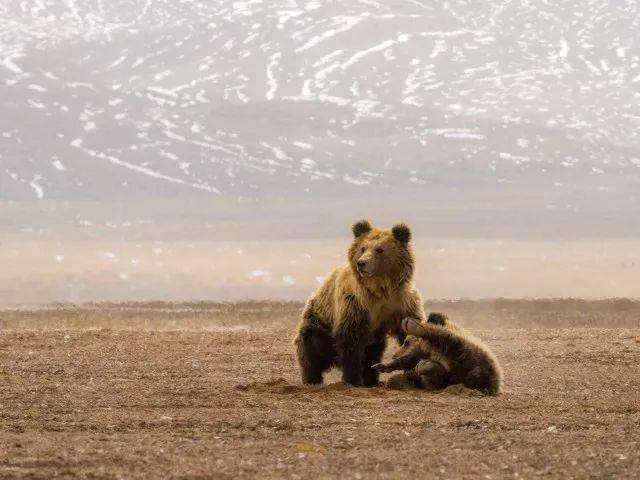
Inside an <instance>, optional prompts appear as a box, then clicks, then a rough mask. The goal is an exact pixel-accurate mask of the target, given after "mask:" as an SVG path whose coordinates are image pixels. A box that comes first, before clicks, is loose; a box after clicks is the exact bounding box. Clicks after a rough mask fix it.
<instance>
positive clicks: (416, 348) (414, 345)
mask: <svg viewBox="0 0 640 480" xmlns="http://www.w3.org/2000/svg"><path fill="white" fill-rule="evenodd" d="M424 350H426V348H425V341H424V339H423V338H420V337H417V336H415V335H407V336H406V337H405V339H404V342H402V345H400V347H399V348H398V350H396V351H395V353H394V354H393V355H392V358H393V359H394V360H395V359H396V358H401V357H406V356H408V355H411V356H414V355H415V356H420V354H421V353H422V352H423V351H424Z"/></svg>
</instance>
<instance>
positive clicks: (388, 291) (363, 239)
mask: <svg viewBox="0 0 640 480" xmlns="http://www.w3.org/2000/svg"><path fill="white" fill-rule="evenodd" d="M352 230H353V235H354V237H355V238H354V240H353V243H352V244H351V247H350V248H349V253H348V261H347V263H346V264H344V265H343V266H341V267H339V268H337V269H336V270H334V271H333V273H331V275H330V276H329V277H328V278H327V280H326V281H325V282H324V284H323V285H322V286H321V287H320V288H319V289H318V290H317V291H316V292H315V293H314V294H313V295H312V296H311V297H310V298H309V300H308V301H307V304H306V306H305V309H304V312H303V314H302V321H301V322H300V325H299V327H298V333H297V335H296V339H295V341H294V343H295V345H296V351H297V356H298V362H299V364H300V370H301V374H302V381H303V382H304V383H311V384H314V383H322V377H323V373H324V372H326V371H327V370H329V369H330V368H331V367H333V366H338V367H341V368H342V380H343V381H344V382H345V383H348V384H351V385H356V386H361V385H364V386H367V387H371V386H375V385H378V372H377V371H376V370H375V369H373V368H371V366H372V365H373V364H375V363H378V362H379V361H380V359H381V358H382V354H383V353H384V349H385V347H386V336H387V334H393V335H395V336H396V337H397V338H398V341H399V342H402V341H404V332H403V330H402V324H401V322H402V319H403V318H406V317H410V318H414V319H416V320H418V321H420V320H423V319H424V318H425V316H424V310H423V307H422V298H421V297H420V294H419V293H418V291H417V290H416V289H415V288H414V286H413V285H412V283H411V277H412V275H413V268H414V258H413V253H412V251H411V247H410V244H409V242H410V240H411V231H410V230H409V227H407V226H406V225H404V224H399V225H396V226H395V227H393V228H392V229H391V230H383V229H377V228H373V227H371V225H370V224H369V222H367V221H366V220H362V221H360V222H357V223H355V224H354V225H353V228H352Z"/></svg>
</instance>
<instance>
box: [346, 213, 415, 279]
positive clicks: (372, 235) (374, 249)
mask: <svg viewBox="0 0 640 480" xmlns="http://www.w3.org/2000/svg"><path fill="white" fill-rule="evenodd" d="M352 231H353V236H354V239H353V243H352V244H351V248H349V263H350V264H351V268H352V269H353V271H354V273H355V274H356V275H357V277H358V278H359V279H361V280H363V279H372V280H373V279H380V280H386V281H390V282H393V283H402V282H406V281H409V280H410V279H411V277H412V275H413V266H414V259H413V252H412V251H411V245H410V243H409V242H410V241H411V230H409V227H408V226H407V225H405V224H403V223H399V224H398V225H396V226H395V227H393V228H392V229H390V230H386V229H379V228H373V227H372V226H371V224H370V223H369V222H368V221H366V220H360V221H359V222H356V223H354V224H353V228H352Z"/></svg>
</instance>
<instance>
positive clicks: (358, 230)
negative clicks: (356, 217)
mask: <svg viewBox="0 0 640 480" xmlns="http://www.w3.org/2000/svg"><path fill="white" fill-rule="evenodd" d="M351 231H352V232H353V236H354V237H356V238H358V237H359V236H360V235H363V234H365V233H369V232H370V231H371V224H370V223H369V222H368V221H366V220H360V221H359V222H356V223H354V224H353V227H351Z"/></svg>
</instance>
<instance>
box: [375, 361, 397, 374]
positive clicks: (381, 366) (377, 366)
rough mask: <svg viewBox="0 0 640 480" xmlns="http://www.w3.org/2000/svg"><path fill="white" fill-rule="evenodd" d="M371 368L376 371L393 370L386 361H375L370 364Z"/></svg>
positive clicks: (386, 371)
mask: <svg viewBox="0 0 640 480" xmlns="http://www.w3.org/2000/svg"><path fill="white" fill-rule="evenodd" d="M371 368H373V369H374V370H375V371H377V372H385V373H388V372H393V369H392V368H391V367H390V366H389V365H388V364H386V363H376V364H373V365H371Z"/></svg>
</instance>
